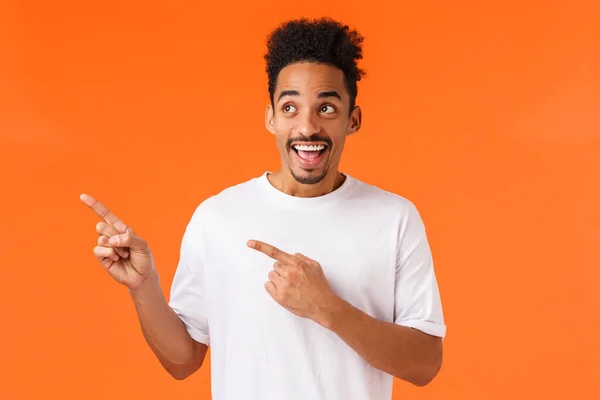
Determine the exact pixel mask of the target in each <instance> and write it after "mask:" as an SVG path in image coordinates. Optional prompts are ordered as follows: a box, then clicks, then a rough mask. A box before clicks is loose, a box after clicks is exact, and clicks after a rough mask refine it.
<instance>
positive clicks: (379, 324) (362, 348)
mask: <svg viewBox="0 0 600 400" xmlns="http://www.w3.org/2000/svg"><path fill="white" fill-rule="evenodd" d="M317 322H319V323H321V325H323V326H324V327H326V328H327V329H330V330H331V331H333V332H334V333H336V334H337V335H338V336H339V337H340V338H341V339H342V340H344V342H346V343H347V344H348V345H349V346H350V347H351V348H353V349H354V350H355V351H356V352H357V353H358V354H359V355H360V356H362V357H363V358H364V359H365V360H366V361H367V362H369V363H370V364H371V365H372V366H374V367H375V368H378V369H380V370H382V371H384V372H387V373H389V374H391V375H393V376H395V377H397V378H400V379H402V380H405V381H408V382H411V383H413V384H414V385H417V386H423V385H426V384H427V383H429V382H430V381H431V380H432V379H433V378H434V377H435V375H436V374H437V373H438V371H439V369H440V368H441V363H442V344H441V340H440V338H436V337H432V336H430V335H427V334H425V333H423V332H421V331H418V330H416V329H412V328H408V327H404V326H400V325H397V324H394V323H390V322H383V321H379V320H377V319H375V318H373V317H371V316H369V315H368V314H366V313H364V312H362V311H361V310H359V309H357V308H355V307H353V306H352V305H351V304H349V303H348V302H346V301H344V300H341V299H336V301H334V302H333V305H332V307H331V308H330V309H329V310H327V311H326V312H325V313H324V314H323V316H322V317H321V321H317Z"/></svg>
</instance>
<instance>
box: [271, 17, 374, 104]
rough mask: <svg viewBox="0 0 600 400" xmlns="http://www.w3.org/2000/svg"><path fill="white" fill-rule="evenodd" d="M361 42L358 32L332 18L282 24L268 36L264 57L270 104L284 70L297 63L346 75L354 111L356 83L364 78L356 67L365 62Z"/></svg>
mask: <svg viewBox="0 0 600 400" xmlns="http://www.w3.org/2000/svg"><path fill="white" fill-rule="evenodd" d="M362 42H363V37H362V36H361V35H360V34H359V33H358V32H357V31H356V30H354V29H350V27H349V26H348V25H343V24H341V23H339V22H337V21H334V20H332V19H330V18H320V19H313V20H308V19H306V18H301V19H296V20H291V21H288V22H285V23H283V24H281V25H280V26H279V27H277V28H276V29H275V30H274V31H273V32H272V33H271V34H270V35H269V37H268V39H267V53H266V54H265V56H264V59H265V61H266V63H267V67H266V71H267V76H268V81H269V96H270V98H271V103H273V96H274V93H275V86H276V84H277V77H278V75H279V72H280V71H281V70H282V69H283V68H284V67H286V66H287V65H289V64H292V63H296V62H314V63H319V64H326V65H330V66H332V67H335V68H337V69H339V70H341V71H342V72H343V73H344V78H345V81H346V89H347V90H348V92H349V94H350V111H352V109H353V108H354V105H355V102H356V96H357V95H358V88H357V82H358V81H360V79H361V77H363V76H364V75H365V71H364V70H362V69H360V68H358V66H357V61H358V60H360V59H362V47H361V45H362Z"/></svg>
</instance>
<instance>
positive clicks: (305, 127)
mask: <svg viewBox="0 0 600 400" xmlns="http://www.w3.org/2000/svg"><path fill="white" fill-rule="evenodd" d="M317 118H318V117H317V116H315V115H314V114H313V113H312V112H311V111H308V110H307V112H304V113H303V114H302V115H299V116H298V120H297V125H296V131H297V132H298V133H300V134H301V135H302V136H306V137H311V136H312V135H316V134H317V133H319V132H321V126H320V125H319V123H318V121H317Z"/></svg>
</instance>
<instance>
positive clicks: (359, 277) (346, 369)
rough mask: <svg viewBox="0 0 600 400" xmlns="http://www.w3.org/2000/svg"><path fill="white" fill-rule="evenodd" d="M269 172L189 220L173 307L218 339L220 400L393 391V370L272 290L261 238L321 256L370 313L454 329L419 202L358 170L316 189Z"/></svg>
mask: <svg viewBox="0 0 600 400" xmlns="http://www.w3.org/2000/svg"><path fill="white" fill-rule="evenodd" d="M267 174H269V172H265V173H264V174H263V175H261V176H259V177H256V178H254V179H251V180H248V181H246V182H244V183H241V184H239V185H236V186H233V187H230V188H228V189H226V190H224V191H222V192H221V193H219V194H218V195H215V196H212V197H210V198H208V199H207V200H205V201H204V202H202V203H201V204H200V206H199V207H198V208H197V209H196V211H195V212H194V214H193V216H192V218H191V221H190V222H189V224H188V226H187V228H186V231H185V234H184V237H183V241H182V245H181V257H180V262H179V265H178V268H177V271H176V273H175V277H174V280H173V285H172V288H171V297H170V305H171V307H172V308H173V309H174V310H175V312H176V313H177V314H178V315H179V317H180V318H181V319H182V320H183V322H184V323H185V325H186V326H187V329H188V331H189V333H190V335H191V336H192V338H194V339H195V340H197V341H199V342H202V343H206V344H207V345H209V346H210V348H211V357H210V359H211V380H212V385H211V386H212V396H213V399H215V400H239V399H250V400H253V399H256V400H282V399H286V400H296V399H298V400H307V399H335V400H337V399H344V400H353V399H356V400H359V399H360V400H384V399H385V400H389V399H391V396H392V383H393V378H392V376H390V375H388V374H386V373H384V372H382V371H380V370H378V369H375V368H373V367H371V366H370V365H369V364H368V363H367V362H366V361H365V360H364V359H363V358H362V357H360V356H359V355H358V354H357V353H356V352H355V351H354V350H352V349H351V348H350V347H349V346H348V345H346V344H345V342H343V341H342V340H341V339H340V338H339V337H338V336H337V335H335V334H334V333H333V332H331V331H329V330H327V329H325V328H323V327H322V326H320V325H318V324H316V323H315V322H313V321H310V320H308V319H303V318H300V317H297V316H295V315H294V314H292V313H290V312H289V311H287V310H286V309H284V308H283V307H281V306H280V305H279V304H277V303H276V302H275V301H274V300H273V299H272V298H271V297H270V296H269V294H268V293H267V291H266V290H265V287H264V284H265V282H267V280H268V278H267V274H268V273H269V271H270V270H271V269H272V268H273V264H274V262H275V261H274V260H272V259H271V258H269V257H267V256H265V255H264V254H262V253H259V252H257V251H256V250H253V249H250V248H248V247H247V246H246V242H247V241H248V240H249V239H257V240H261V241H264V242H266V243H269V244H272V245H274V246H276V247H278V248H280V249H281V250H283V251H286V252H288V253H291V254H293V253H296V252H299V253H302V254H304V255H306V256H307V257H310V258H312V259H314V260H316V261H318V262H319V263H320V264H321V266H322V267H323V270H324V272H325V275H326V276H327V279H328V281H329V284H330V286H331V287H332V289H333V290H334V291H335V292H336V293H337V294H338V295H339V296H340V297H342V298H344V299H345V300H347V301H348V302H350V303H351V304H352V305H354V306H355V307H357V308H359V309H361V310H362V311H364V312H366V313H368V314H369V315H371V316H373V317H375V318H377V319H379V320H383V321H388V322H395V323H397V324H400V325H405V326H409V327H413V328H416V329H419V330H422V331H424V332H427V333H429V334H431V335H435V336H440V337H444V336H445V334H446V326H445V324H444V318H443V313H442V306H441V302H440V295H439V291H438V286H437V282H436V277H435V273H434V269H433V263H432V256H431V252H430V248H429V244H428V241H427V237H426V234H425V228H424V225H423V222H422V220H421V217H420V215H419V213H418V211H417V209H416V208H415V206H414V205H413V204H412V203H411V202H410V201H408V200H407V199H405V198H403V197H401V196H399V195H396V194H393V193H390V192H386V191H384V190H382V189H379V188H377V187H374V186H371V185H368V184H366V183H364V182H362V181H359V180H357V179H355V178H353V177H351V176H349V175H347V174H346V175H345V176H346V180H345V181H344V183H343V184H342V186H341V187H340V188H338V189H337V190H335V191H334V192H332V193H329V194H327V195H324V196H320V197H315V198H297V197H293V196H289V195H286V194H285V193H283V192H281V191H279V190H277V189H275V188H274V187H273V186H272V185H271V184H270V183H269V181H268V179H267Z"/></svg>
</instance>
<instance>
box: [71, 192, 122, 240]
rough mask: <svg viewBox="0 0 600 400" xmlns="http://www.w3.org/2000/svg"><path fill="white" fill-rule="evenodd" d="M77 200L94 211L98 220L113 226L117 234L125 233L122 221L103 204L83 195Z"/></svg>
mask: <svg viewBox="0 0 600 400" xmlns="http://www.w3.org/2000/svg"><path fill="white" fill-rule="evenodd" d="M79 198H80V199H81V201H83V202H84V203H85V205H87V206H88V207H89V208H91V209H92V210H94V211H95V212H96V214H98V216H100V218H102V219H103V220H104V221H106V222H107V223H108V224H109V225H112V226H114V227H115V228H116V229H117V230H118V231H119V232H122V233H124V232H126V231H127V225H125V224H124V223H123V221H121V220H120V219H119V218H117V217H116V216H115V215H114V214H113V213H112V212H110V210H109V209H108V208H106V206H105V205H104V204H102V203H100V202H99V201H98V200H96V199H94V198H93V197H92V196H90V195H89V194H85V193H83V194H82V195H81V196H79Z"/></svg>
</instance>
